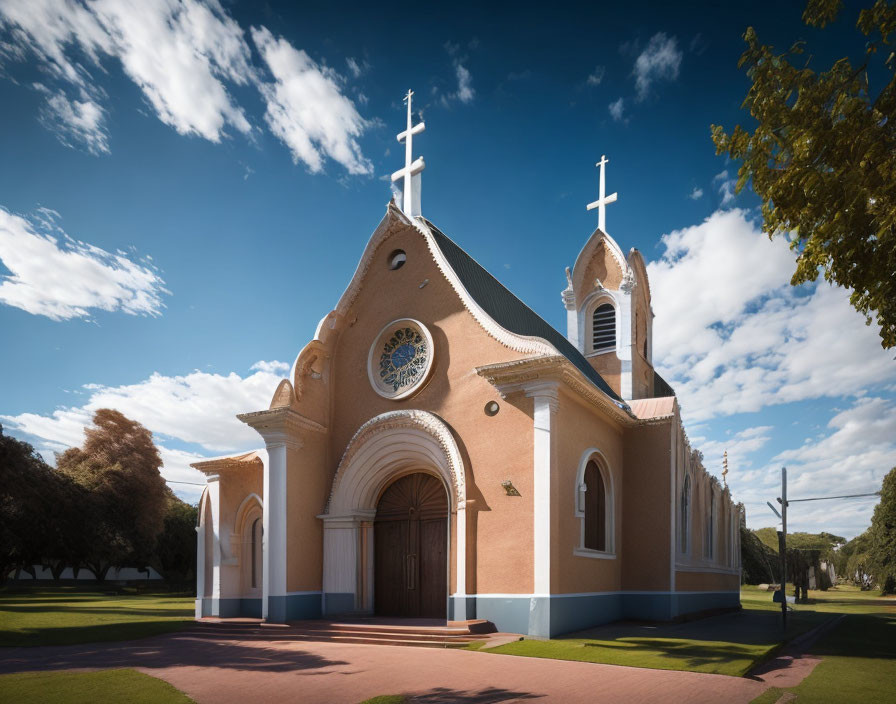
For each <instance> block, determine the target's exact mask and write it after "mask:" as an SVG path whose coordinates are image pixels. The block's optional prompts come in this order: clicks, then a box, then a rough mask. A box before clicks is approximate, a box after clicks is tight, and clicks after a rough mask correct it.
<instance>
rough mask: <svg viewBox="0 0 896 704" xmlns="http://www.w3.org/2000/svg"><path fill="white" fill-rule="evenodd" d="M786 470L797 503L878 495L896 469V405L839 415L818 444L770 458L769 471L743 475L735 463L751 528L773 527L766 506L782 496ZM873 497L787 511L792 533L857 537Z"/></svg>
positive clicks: (871, 405) (877, 403)
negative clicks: (783, 474) (818, 497)
mask: <svg viewBox="0 0 896 704" xmlns="http://www.w3.org/2000/svg"><path fill="white" fill-rule="evenodd" d="M782 465H784V466H786V467H787V493H788V497H790V498H793V499H800V498H811V497H816V496H842V495H845V494H865V493H871V492H876V491H879V490H880V484H881V481H882V480H883V477H884V475H885V474H886V473H887V472H888V471H889V470H890V468H892V467H894V466H896V404H894V402H893V401H892V400H886V399H882V398H874V397H872V398H861V399H858V400H856V401H855V402H854V403H853V404H852V406H851V407H849V408H847V409H845V410H842V411H840V412H838V413H837V414H836V415H834V416H833V418H831V420H830V421H829V422H828V424H827V430H826V432H823V433H822V434H821V436H820V437H818V438H810V439H807V440H806V441H805V442H804V443H803V444H802V445H801V446H800V447H797V448H794V449H789V450H785V451H784V452H780V453H778V454H777V455H776V456H774V457H772V458H771V460H770V461H769V462H768V464H767V466H765V467H762V468H760V469H758V470H747V471H746V472H743V473H742V472H740V471H739V467H738V465H737V464H735V463H732V472H731V474H729V481H730V482H732V484H733V485H734V487H735V492H736V495H737V497H738V500H743V501H744V502H745V504H746V506H747V508H748V512H747V518H748V521H749V524H750V525H751V526H752V527H754V528H758V527H761V526H766V525H772V524H773V523H774V522H775V520H776V519H775V518H774V517H773V514H772V513H771V512H770V511H769V510H768V509H767V508H766V507H765V502H766V501H768V500H770V499H771V500H772V501H773V500H774V497H776V496H780V486H781V466H782ZM875 503H876V499H875V498H874V497H869V498H864V499H840V500H834V501H818V502H814V501H813V502H805V503H802V502H795V503H792V504H791V505H790V507H789V508H788V529H790V530H794V531H806V532H818V531H822V530H824V531H828V532H831V533H834V534H837V535H843V536H846V537H848V538H849V537H853V536H855V535H857V534H858V533H861V532H862V531H863V530H865V528H867V527H868V522H869V519H870V515H871V510H872V508H873V506H874V504H875Z"/></svg>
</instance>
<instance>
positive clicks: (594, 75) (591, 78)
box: [585, 66, 607, 86]
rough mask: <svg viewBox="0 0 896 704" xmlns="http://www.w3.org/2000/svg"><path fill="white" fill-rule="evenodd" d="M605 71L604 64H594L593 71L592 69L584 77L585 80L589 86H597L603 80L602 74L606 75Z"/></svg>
mask: <svg viewBox="0 0 896 704" xmlns="http://www.w3.org/2000/svg"><path fill="white" fill-rule="evenodd" d="M606 73H607V67H606V66H595V67H594V71H592V72H591V73H590V74H589V75H588V78H587V79H585V82H586V83H587V84H588V85H589V86H599V85H600V84H601V81H603V80H604V76H605V75H606Z"/></svg>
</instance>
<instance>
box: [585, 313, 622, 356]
mask: <svg viewBox="0 0 896 704" xmlns="http://www.w3.org/2000/svg"><path fill="white" fill-rule="evenodd" d="M614 349H616V309H615V308H614V307H613V305H612V304H611V303H601V304H600V305H599V306H597V308H595V309H594V312H593V313H592V314H591V351H592V352H606V351H607V350H614Z"/></svg>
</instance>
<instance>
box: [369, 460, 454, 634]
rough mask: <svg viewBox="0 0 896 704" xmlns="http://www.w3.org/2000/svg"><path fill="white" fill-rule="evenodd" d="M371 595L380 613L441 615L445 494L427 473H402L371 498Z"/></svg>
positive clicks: (444, 581) (444, 590) (445, 587)
mask: <svg viewBox="0 0 896 704" xmlns="http://www.w3.org/2000/svg"><path fill="white" fill-rule="evenodd" d="M374 543H375V547H374V573H375V577H374V600H375V611H376V614H377V615H380V616H399V617H406V618H445V615H446V612H445V610H446V604H447V596H448V574H447V552H448V495H447V494H446V491H445V487H444V486H443V485H442V482H441V481H439V479H437V478H436V477H434V476H432V475H430V474H424V473H422V472H417V473H415V474H408V475H405V476H403V477H401V478H399V479H397V480H395V481H394V482H392V484H390V485H389V487H388V488H387V489H386V490H385V491H384V492H383V494H382V496H381V497H380V500H379V502H378V503H377V508H376V518H375V523H374Z"/></svg>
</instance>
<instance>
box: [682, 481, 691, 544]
mask: <svg viewBox="0 0 896 704" xmlns="http://www.w3.org/2000/svg"><path fill="white" fill-rule="evenodd" d="M690 533H691V477H690V475H688V474H686V475H685V476H684V485H683V486H682V487H681V551H682V552H684V553H686V552H687V551H688V548H689V546H690V542H691V535H690Z"/></svg>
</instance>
